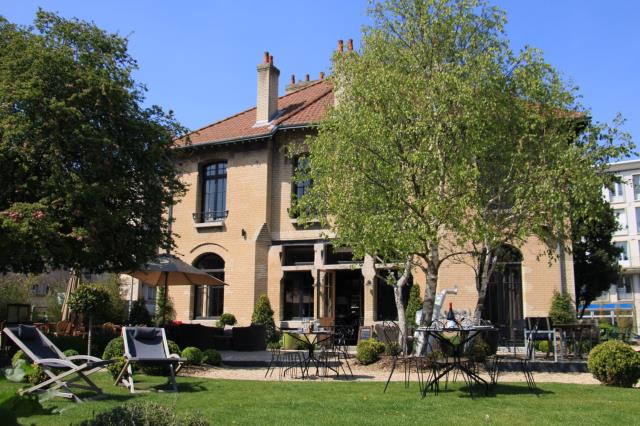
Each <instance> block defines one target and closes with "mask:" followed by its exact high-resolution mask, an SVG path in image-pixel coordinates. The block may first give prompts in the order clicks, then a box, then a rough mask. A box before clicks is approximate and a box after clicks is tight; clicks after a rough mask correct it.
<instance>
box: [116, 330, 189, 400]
mask: <svg viewBox="0 0 640 426" xmlns="http://www.w3.org/2000/svg"><path fill="white" fill-rule="evenodd" d="M122 339H123V340H124V357H125V361H126V362H125V365H124V367H122V370H121V371H120V374H119V375H118V378H117V379H116V382H115V384H116V385H117V384H119V383H120V382H122V383H123V384H124V385H125V386H127V387H128V388H129V390H130V391H131V393H135V392H136V389H135V387H134V381H133V365H134V364H157V365H166V366H167V367H168V368H169V383H170V384H171V387H172V388H173V391H174V392H177V391H178V385H177V383H176V373H177V372H178V371H179V370H180V368H181V367H182V364H183V363H184V362H185V360H184V359H182V358H180V357H179V356H178V355H176V354H171V353H169V345H167V336H166V334H165V332H164V328H155V327H122Z"/></svg>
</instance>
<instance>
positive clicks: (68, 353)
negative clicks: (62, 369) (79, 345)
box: [63, 349, 80, 357]
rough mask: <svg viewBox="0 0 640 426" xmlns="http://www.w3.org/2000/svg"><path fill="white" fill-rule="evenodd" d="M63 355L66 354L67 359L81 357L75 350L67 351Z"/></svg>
mask: <svg viewBox="0 0 640 426" xmlns="http://www.w3.org/2000/svg"><path fill="white" fill-rule="evenodd" d="M63 353H64V356H66V357H70V356H76V355H80V353H79V352H78V351H76V350H75V349H67V350H66V351H64V352H63Z"/></svg>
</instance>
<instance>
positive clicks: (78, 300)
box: [69, 284, 110, 316]
mask: <svg viewBox="0 0 640 426" xmlns="http://www.w3.org/2000/svg"><path fill="white" fill-rule="evenodd" d="M109 303H110V298H109V293H107V291H105V290H104V289H103V288H101V287H97V286H94V285H88V284H83V285H80V286H78V288H76V290H75V291H74V292H73V293H71V296H69V309H71V310H72V311H75V312H77V313H80V314H85V315H87V316H94V315H96V314H100V313H102V312H104V310H105V309H108V308H109Z"/></svg>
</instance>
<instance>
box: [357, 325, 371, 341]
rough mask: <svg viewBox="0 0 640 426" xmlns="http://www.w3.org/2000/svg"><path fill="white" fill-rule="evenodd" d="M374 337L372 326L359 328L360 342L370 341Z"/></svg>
mask: <svg viewBox="0 0 640 426" xmlns="http://www.w3.org/2000/svg"><path fill="white" fill-rule="evenodd" d="M371 337H373V329H372V328H371V326H368V325H365V326H362V327H360V328H358V342H359V341H360V340H368V339H371Z"/></svg>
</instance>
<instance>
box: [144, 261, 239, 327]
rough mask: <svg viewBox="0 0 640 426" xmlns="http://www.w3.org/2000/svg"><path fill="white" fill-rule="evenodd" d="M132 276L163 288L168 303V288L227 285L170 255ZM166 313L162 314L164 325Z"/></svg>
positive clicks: (153, 262) (152, 262) (147, 265)
mask: <svg viewBox="0 0 640 426" xmlns="http://www.w3.org/2000/svg"><path fill="white" fill-rule="evenodd" d="M131 276H133V277H134V278H137V279H139V280H140V281H142V282H144V283H145V284H149V285H154V286H163V287H164V292H163V302H164V303H165V304H166V302H167V287H168V286H174V285H213V286H222V285H227V284H226V283H224V282H223V281H221V280H219V279H217V278H214V277H212V276H211V275H209V274H207V273H206V272H204V271H202V270H200V269H198V268H196V267H193V266H191V265H189V264H188V263H186V262H183V261H182V260H180V259H178V258H177V257H175V256H172V255H170V254H162V255H160V256H158V257H157V258H156V259H154V260H153V261H151V262H148V263H146V264H145V265H143V266H142V267H141V268H140V269H139V270H137V271H133V272H131ZM164 320H165V313H164V312H162V323H163V324H164Z"/></svg>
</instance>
